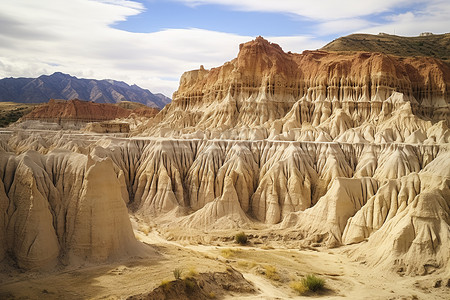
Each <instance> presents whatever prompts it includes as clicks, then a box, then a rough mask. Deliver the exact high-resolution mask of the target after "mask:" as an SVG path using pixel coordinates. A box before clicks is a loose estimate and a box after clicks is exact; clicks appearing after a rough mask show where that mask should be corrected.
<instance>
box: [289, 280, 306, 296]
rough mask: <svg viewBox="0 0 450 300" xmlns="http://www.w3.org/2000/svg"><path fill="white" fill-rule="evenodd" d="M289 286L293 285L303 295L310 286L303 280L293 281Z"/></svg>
mask: <svg viewBox="0 0 450 300" xmlns="http://www.w3.org/2000/svg"><path fill="white" fill-rule="evenodd" d="M289 286H290V287H291V289H293V290H294V291H295V292H297V294H299V295H303V294H304V293H306V292H307V291H308V288H307V287H306V286H304V285H303V282H301V281H291V283H290V284H289Z"/></svg>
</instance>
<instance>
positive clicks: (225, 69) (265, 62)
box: [138, 37, 450, 142]
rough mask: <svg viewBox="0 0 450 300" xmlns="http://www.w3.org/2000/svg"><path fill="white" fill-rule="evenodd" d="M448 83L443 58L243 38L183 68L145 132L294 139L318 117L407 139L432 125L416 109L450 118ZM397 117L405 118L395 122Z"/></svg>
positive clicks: (333, 125) (340, 127) (330, 127)
mask: <svg viewBox="0 0 450 300" xmlns="http://www.w3.org/2000/svg"><path fill="white" fill-rule="evenodd" d="M449 86H450V66H449V65H448V64H446V63H444V62H442V61H441V60H439V59H435V58H430V57H397V56H391V55H386V54H382V53H376V52H373V53H370V52H359V53H352V54H349V53H336V52H325V51H304V52H303V53H302V54H294V53H285V52H283V50H282V49H281V48H280V47H279V46H278V45H276V44H272V43H269V42H268V41H266V40H264V39H263V38H261V37H258V38H257V39H256V40H254V41H251V42H248V43H245V44H242V45H241V46H240V51H239V54H238V57H237V58H235V59H234V60H232V61H230V62H227V63H225V64H224V65H223V66H221V67H218V68H213V69H211V70H205V69H204V68H203V67H202V68H200V69H199V70H194V71H190V72H186V73H185V74H183V76H182V77H181V79H180V87H179V89H178V91H177V92H175V93H174V97H173V101H172V103H171V104H170V105H168V106H166V108H165V109H164V110H163V111H162V112H161V113H160V114H159V115H158V117H157V118H155V120H154V121H152V122H151V123H150V124H148V125H147V126H144V127H142V128H141V129H140V130H138V133H139V132H143V133H145V134H157V135H164V136H176V137H187V138H189V135H188V134H196V135H197V137H204V138H213V137H220V138H233V139H251V137H252V136H255V135H256V136H259V137H260V138H267V137H271V138H276V137H278V138H281V139H289V140H293V139H294V136H295V131H296V130H295V129H297V128H299V129H301V128H302V127H303V125H308V124H312V125H313V126H314V127H316V128H317V129H318V130H319V132H323V135H324V136H325V138H327V137H328V138H330V137H331V139H335V138H337V137H338V136H339V135H341V134H344V132H346V131H347V130H349V129H350V128H358V131H360V130H361V129H362V128H367V126H369V125H371V126H373V127H374V128H373V130H372V131H373V132H372V133H371V134H369V136H368V137H367V138H368V139H367V138H366V137H365V139H366V140H367V141H369V142H370V141H373V140H377V139H378V140H383V139H384V140H386V141H389V140H390V139H394V141H404V140H405V138H407V137H408V136H410V135H411V134H412V133H413V132H415V131H417V130H422V131H426V130H425V128H424V126H425V127H430V126H431V125H430V124H429V123H427V122H425V121H423V120H420V121H419V120H418V119H417V117H416V116H420V117H423V118H425V119H430V120H433V121H438V120H446V121H449V120H450V119H449V118H450V115H449V102H450V94H449ZM403 111H406V114H405V113H404V112H403ZM397 113H398V114H401V115H402V118H403V119H405V120H402V118H398V116H397V115H396V114H397ZM413 114H414V115H413ZM389 119H392V120H391V121H389ZM395 121H397V122H403V121H405V122H403V123H399V124H401V125H402V126H400V127H398V126H392V125H393V124H391V123H392V122H395ZM386 124H389V125H386ZM386 126H388V127H390V128H386ZM149 127H150V128H149ZM246 128H249V131H250V132H249V133H245V131H246V130H247V129H246ZM235 129H239V130H238V131H234V130H235ZM242 130H244V132H242ZM198 131H201V133H198ZM239 131H240V132H239ZM360 135H361V134H360ZM377 135H378V136H377ZM362 136H364V133H362ZM295 140H298V136H295Z"/></svg>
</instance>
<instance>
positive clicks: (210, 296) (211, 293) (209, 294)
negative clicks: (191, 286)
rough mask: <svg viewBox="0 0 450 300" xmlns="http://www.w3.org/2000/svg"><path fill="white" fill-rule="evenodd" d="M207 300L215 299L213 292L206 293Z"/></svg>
mask: <svg viewBox="0 0 450 300" xmlns="http://www.w3.org/2000/svg"><path fill="white" fill-rule="evenodd" d="M208 298H209V299H215V298H216V294H215V293H214V292H210V293H208Z"/></svg>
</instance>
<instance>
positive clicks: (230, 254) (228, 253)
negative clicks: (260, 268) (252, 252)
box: [220, 248, 241, 258]
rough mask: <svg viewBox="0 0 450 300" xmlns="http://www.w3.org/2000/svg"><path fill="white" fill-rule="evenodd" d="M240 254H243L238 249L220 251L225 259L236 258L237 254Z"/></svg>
mask: <svg viewBox="0 0 450 300" xmlns="http://www.w3.org/2000/svg"><path fill="white" fill-rule="evenodd" d="M239 252H241V251H240V250H238V249H230V248H226V249H222V250H221V251H220V255H222V256H223V257H225V258H230V257H233V256H235V255H236V254H238V253H239Z"/></svg>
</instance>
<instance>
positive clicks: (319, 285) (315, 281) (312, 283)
mask: <svg viewBox="0 0 450 300" xmlns="http://www.w3.org/2000/svg"><path fill="white" fill-rule="evenodd" d="M301 282H302V284H303V285H304V286H305V287H306V288H307V289H308V290H310V291H311V292H317V291H320V290H323V288H324V287H325V280H324V279H322V278H319V277H317V276H316V275H313V274H309V275H306V277H304V278H303V279H302V281H301Z"/></svg>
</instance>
